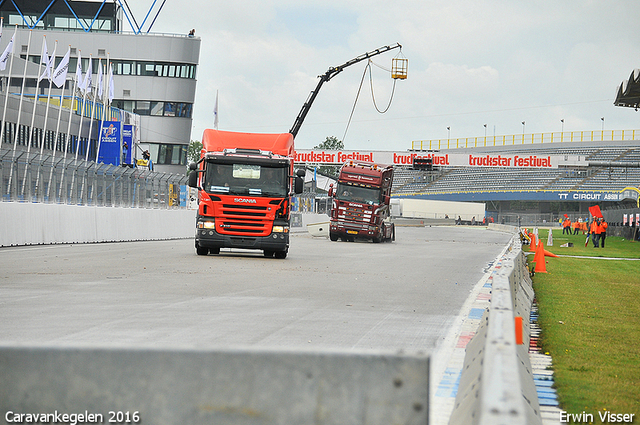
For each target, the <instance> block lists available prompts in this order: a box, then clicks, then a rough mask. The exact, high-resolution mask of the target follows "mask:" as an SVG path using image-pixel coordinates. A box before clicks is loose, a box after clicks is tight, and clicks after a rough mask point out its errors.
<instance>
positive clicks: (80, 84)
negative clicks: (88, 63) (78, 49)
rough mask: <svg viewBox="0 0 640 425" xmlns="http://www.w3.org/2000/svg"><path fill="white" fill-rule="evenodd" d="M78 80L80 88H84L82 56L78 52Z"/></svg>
mask: <svg viewBox="0 0 640 425" xmlns="http://www.w3.org/2000/svg"><path fill="white" fill-rule="evenodd" d="M76 81H77V82H78V88H79V89H80V90H82V58H81V57H80V53H78V65H77V66H76Z"/></svg>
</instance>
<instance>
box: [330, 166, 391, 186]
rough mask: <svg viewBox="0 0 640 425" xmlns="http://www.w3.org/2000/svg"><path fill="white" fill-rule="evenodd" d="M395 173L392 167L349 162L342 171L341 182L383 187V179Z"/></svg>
mask: <svg viewBox="0 0 640 425" xmlns="http://www.w3.org/2000/svg"><path fill="white" fill-rule="evenodd" d="M391 172H393V167H392V166H391V165H384V164H378V163H374V162H365V161H357V162H356V161H347V162H345V163H344V165H343V166H342V168H341V169H340V177H339V178H338V180H339V181H343V182H350V183H356V184H365V185H372V186H382V184H383V178H384V177H388V178H390V176H389V173H391Z"/></svg>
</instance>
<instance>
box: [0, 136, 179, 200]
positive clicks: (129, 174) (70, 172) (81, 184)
mask: <svg viewBox="0 0 640 425" xmlns="http://www.w3.org/2000/svg"><path fill="white" fill-rule="evenodd" d="M0 179H1V181H2V200H3V201H17V202H41V203H58V204H72V205H94V206H107V207H139V208H186V202H184V200H185V199H186V196H185V195H186V194H183V196H182V197H181V196H180V195H181V193H180V192H181V190H182V191H185V185H186V182H187V177H186V175H179V174H170V173H157V172H153V171H148V170H145V169H140V168H130V167H120V166H114V165H110V164H103V163H95V162H91V161H85V160H83V159H75V157H74V158H66V157H55V156H54V155H53V153H48V154H47V153H45V154H43V155H40V154H39V153H28V152H27V151H19V150H17V151H13V150H11V149H2V150H0ZM181 186H182V189H181ZM181 199H182V200H183V202H181Z"/></svg>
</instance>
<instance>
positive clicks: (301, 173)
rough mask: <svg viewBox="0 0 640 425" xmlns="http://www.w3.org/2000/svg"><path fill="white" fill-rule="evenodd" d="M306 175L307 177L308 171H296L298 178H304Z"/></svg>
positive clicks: (302, 169) (299, 169)
mask: <svg viewBox="0 0 640 425" xmlns="http://www.w3.org/2000/svg"><path fill="white" fill-rule="evenodd" d="M305 175H307V171H306V170H305V169H304V168H298V169H297V170H296V176H298V177H304V176H305Z"/></svg>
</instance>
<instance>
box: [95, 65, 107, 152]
mask: <svg viewBox="0 0 640 425" xmlns="http://www.w3.org/2000/svg"><path fill="white" fill-rule="evenodd" d="M100 66H102V65H100ZM104 66H105V68H107V69H108V68H109V53H107V62H106V63H105V65H104ZM100 70H102V68H100ZM105 74H106V73H104V74H103V75H105ZM98 83H100V84H102V85H101V87H100V88H101V89H104V94H100V93H98V97H99V98H100V100H101V101H102V115H101V117H100V129H99V131H98V148H97V149H96V164H97V163H98V157H99V155H100V142H102V126H103V125H104V119H105V116H106V114H107V106H106V105H105V98H106V97H108V94H107V93H108V88H107V87H108V84H109V78H108V77H107V78H104V81H102V82H100V79H99V78H98Z"/></svg>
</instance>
